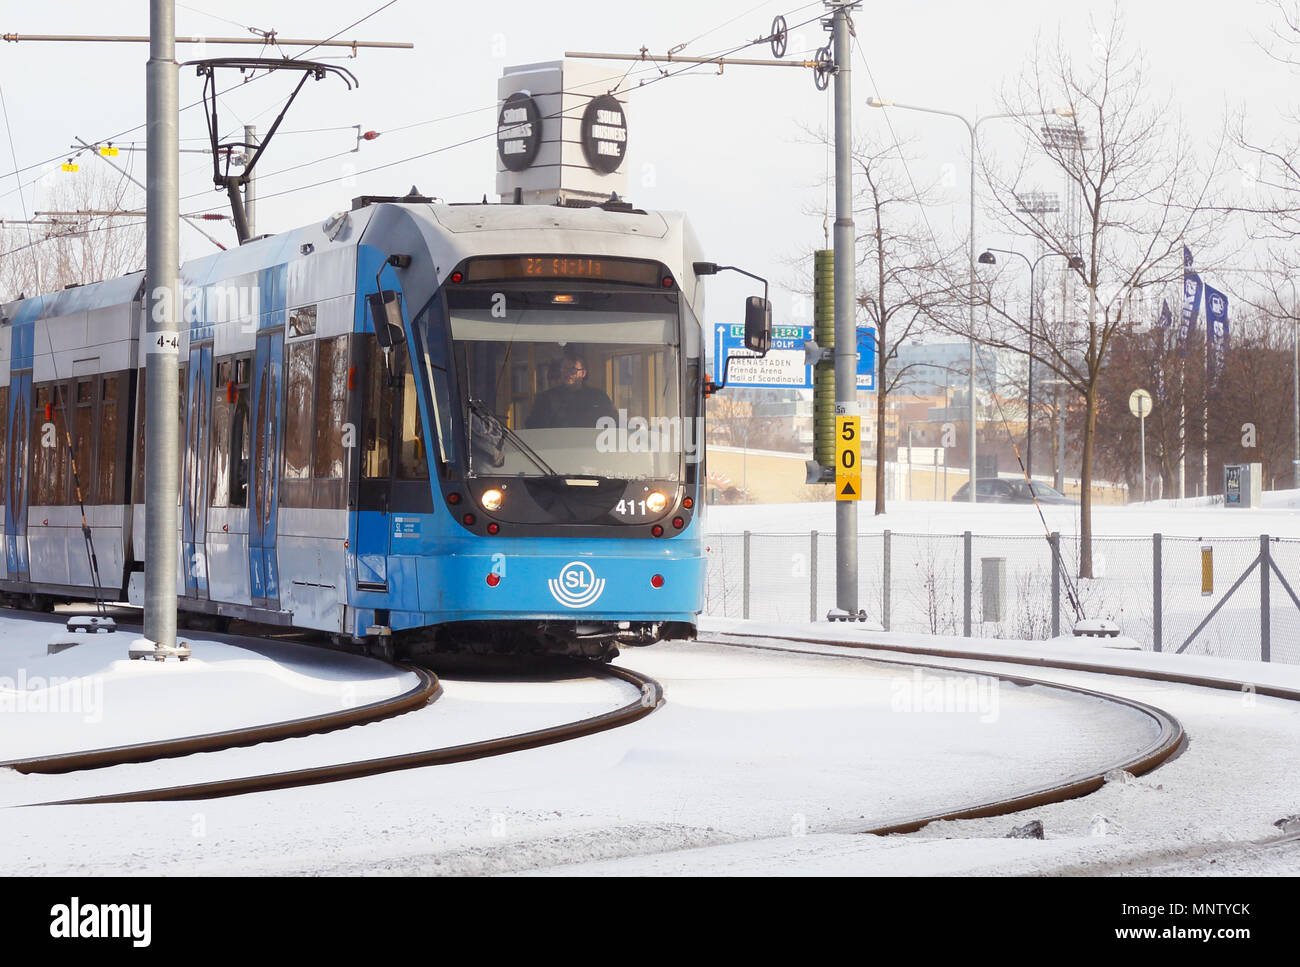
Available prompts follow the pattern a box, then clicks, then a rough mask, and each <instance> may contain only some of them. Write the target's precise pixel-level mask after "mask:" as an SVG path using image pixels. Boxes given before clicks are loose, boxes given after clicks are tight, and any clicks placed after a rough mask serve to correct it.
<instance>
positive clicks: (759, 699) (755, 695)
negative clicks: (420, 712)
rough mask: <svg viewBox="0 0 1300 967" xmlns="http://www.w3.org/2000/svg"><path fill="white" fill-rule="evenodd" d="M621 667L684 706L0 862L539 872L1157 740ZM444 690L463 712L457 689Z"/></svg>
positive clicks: (39, 867)
mask: <svg viewBox="0 0 1300 967" xmlns="http://www.w3.org/2000/svg"><path fill="white" fill-rule="evenodd" d="M623 661H625V662H626V664H628V665H629V666H630V667H633V668H636V669H637V670H639V671H643V672H645V673H647V674H651V675H653V676H655V677H657V678H659V679H660V681H661V682H662V683H663V684H664V686H665V689H666V694H667V697H668V698H667V703H666V704H665V706H664V707H663V708H661V709H659V710H658V711H656V712H655V713H654V714H653V715H651V716H649V717H647V718H645V719H642V720H641V721H640V722H638V723H636V724H634V725H632V726H629V727H626V728H622V729H618V730H614V731H611V732H605V733H601V734H599V735H595V736H590V737H588V738H585V739H582V740H579V741H576V742H568V743H564V744H562V745H558V746H550V747H546V748H542V749H535V750H530V751H528V752H523V753H517V754H514V755H510V756H504V757H498V758H492V759H484V760H478V761H476V762H469V763H463V764H458V765H452V766H442V767H436V768H430V769H421V770H413V771H409V772H403V773H396V774H391V775H385V776H376V777H372V778H369V779H362V780H356V781H352V782H346V783H338V784H332V785H328V786H316V787H308V788H304V789H296V790H285V791H282V792H278V793H267V794H262V795H255V796H245V797H238V798H233V799H221V800H215V801H212V802H205V803H177V804H141V805H122V806H106V807H59V808H58V809H53V808H34V809H25V810H22V811H21V814H20V815H19V814H13V815H15V816H16V817H17V820H16V822H14V823H9V824H3V825H0V866H3V868H4V869H6V870H7V871H10V872H20V871H22V872H45V873H86V872H108V871H110V870H111V871H121V870H123V869H129V870H130V871H132V872H140V873H216V874H221V873H244V872H257V873H266V872H286V873H288V872H319V873H358V872H385V873H440V872H451V873H481V872H512V871H524V870H528V869H536V868H539V867H540V868H550V867H555V866H558V865H565V864H571V863H576V862H583V861H602V860H611V859H619V858H626V857H628V856H635V855H639V854H645V853H661V852H664V851H666V850H680V849H688V848H691V847H699V846H705V845H716V844H719V843H727V842H740V841H747V840H753V839H756V838H758V839H772V838H781V837H786V836H790V835H791V833H792V832H802V831H807V832H808V833H812V834H816V833H822V832H838V831H848V830H852V829H855V828H859V827H860V826H861V825H864V824H867V823H870V822H871V821H873V820H874V821H876V822H884V821H887V820H890V819H894V818H898V817H900V816H905V815H912V814H914V813H916V812H918V811H921V810H926V809H930V808H933V807H934V806H935V805H936V804H937V805H945V804H946V805H957V804H961V803H965V802H968V801H970V800H971V799H973V798H989V797H992V796H996V795H999V794H1003V793H1006V792H1009V791H1011V790H1018V789H1021V788H1023V787H1025V786H1026V785H1033V784H1038V783H1042V782H1046V781H1050V780H1055V779H1059V778H1060V777H1061V776H1063V775H1069V774H1073V773H1075V772H1078V771H1080V770H1081V769H1083V768H1086V767H1087V766H1090V765H1092V766H1095V765H1097V764H1099V763H1100V764H1104V763H1105V762H1108V761H1113V760H1114V759H1115V758H1118V757H1120V756H1123V755H1126V754H1129V753H1131V752H1133V751H1136V750H1137V749H1140V748H1142V747H1144V746H1145V745H1146V744H1148V743H1149V742H1150V741H1151V739H1152V737H1153V734H1154V728H1153V724H1152V723H1151V721H1150V719H1149V718H1147V717H1146V716H1143V715H1140V714H1137V713H1134V712H1132V711H1130V710H1128V709H1125V708H1121V707H1117V706H1114V705H1112V704H1110V703H1106V702H1102V701H1099V700H1093V699H1087V698H1079V697H1077V696H1072V695H1069V694H1067V693H1063V692H1060V691H1058V690H1055V689H1041V688H1019V687H1014V686H1004V687H999V688H998V689H997V690H996V691H995V692H993V693H992V694H993V695H995V696H996V708H995V710H994V711H993V714H992V715H991V716H989V714H988V713H989V711H990V706H988V705H987V704H986V705H984V706H979V705H976V706H974V707H970V706H966V707H960V708H959V707H952V708H950V709H949V710H948V711H946V712H940V713H938V714H926V713H925V712H924V711H923V710H922V709H921V708H920V707H919V705H920V703H919V702H918V703H917V707H916V708H915V709H913V710H911V711H907V710H902V709H901V707H898V706H897V702H898V698H899V695H900V694H902V693H906V692H908V691H909V690H912V689H914V688H915V687H916V679H915V678H914V676H913V675H912V673H911V672H910V671H908V670H900V669H897V668H891V667H887V666H880V665H877V664H873V663H868V662H862V661H857V660H853V659H846V658H831V659H828V658H824V657H819V656H791V655H782V654H771V653H756V652H747V651H742V650H740V649H734V648H725V647H715V646H708V645H701V644H676V645H667V646H661V647H657V648H652V649H646V650H644V651H642V650H636V651H633V652H632V653H631V654H630V655H629V656H628V657H626V658H625V659H623ZM927 676H929V677H928V678H927V681H930V680H933V681H954V680H960V679H966V678H970V677H971V676H957V678H956V679H954V677H953V676H947V675H943V674H942V673H933V674H931V673H927ZM446 685H447V689H448V693H449V695H454V694H455V693H456V686H457V683H456V682H455V681H454V680H451V681H448V682H447V683H446ZM968 694H969V693H968ZM439 704H441V703H439ZM506 708H507V706H504V705H502V704H496V705H494V706H492V707H491V708H490V709H483V710H480V712H481V713H487V714H490V713H491V712H492V711H493V710H496V711H498V712H500V711H504V710H505V709H506ZM982 718H988V721H981V719H982ZM399 721H400V720H399ZM271 748H273V749H274V750H275V751H276V754H279V755H281V756H283V757H284V758H289V753H288V751H286V750H282V749H281V747H280V746H278V745H277V746H275V747H271ZM375 751H380V750H375ZM384 751H386V750H384ZM290 764H293V763H289V762H285V763H284V765H290ZM28 778H32V777H28ZM196 817H197V818H196ZM196 823H197V824H198V826H199V827H201V828H202V830H203V831H202V832H201V833H196V832H195V831H194V830H195V828H196Z"/></svg>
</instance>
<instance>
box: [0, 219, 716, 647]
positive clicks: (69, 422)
mask: <svg viewBox="0 0 1300 967" xmlns="http://www.w3.org/2000/svg"><path fill="white" fill-rule="evenodd" d="M615 207H619V208H623V209H626V206H607V207H605V208H602V207H594V208H565V207H558V206H557V207H547V206H525V205H442V204H430V203H425V202H424V201H423V200H421V201H419V202H412V201H409V200H407V201H400V200H390V201H383V202H378V203H374V204H362V205H360V207H357V208H355V209H354V210H353V211H351V212H347V213H342V214H339V215H336V216H334V217H333V218H331V219H329V220H328V221H326V222H325V223H324V224H321V225H314V226H309V227H306V228H301V229H298V230H295V231H290V232H286V233H284V234H281V235H276V236H272V237H266V238H263V239H260V240H257V241H253V242H250V243H248V244H245V245H243V246H241V247H240V248H238V249H235V250H232V251H228V252H222V253H218V254H214V255H211V256H207V257H203V258H199V259H195V260H193V261H190V262H187V263H186V264H185V265H184V266H183V268H182V283H183V289H184V304H183V306H182V310H183V311H182V337H181V350H180V351H181V356H180V364H181V399H180V400H179V401H178V403H179V405H178V418H179V420H180V428H181V442H182V446H181V454H182V456H181V466H180V467H179V468H178V470H179V473H180V504H181V506H180V528H179V533H178V535H177V539H178V541H179V542H180V560H181V562H182V567H181V573H180V576H179V580H178V585H177V592H178V594H179V595H180V604H181V607H182V609H184V610H187V611H190V612H198V613H201V614H207V615H211V616H214V618H216V619H217V620H224V619H226V618H230V617H239V618H245V619H249V620H253V621H258V622H262V623H275V624H282V625H292V626H296V627H301V628H307V629H319V630H322V631H326V632H329V633H332V634H334V635H337V636H339V637H340V638H342V639H348V638H350V639H352V640H353V641H355V642H368V643H370V644H372V645H379V646H380V647H384V648H388V647H391V646H392V645H396V650H397V651H398V652H403V651H407V652H412V651H421V650H440V649H444V648H445V649H457V648H461V647H465V646H472V647H474V648H475V649H476V650H482V649H490V650H493V651H503V652H510V651H517V650H523V651H545V652H556V653H567V654H579V655H586V656H589V657H608V656H610V655H612V654H614V653H616V649H617V645H618V644H619V643H626V644H646V643H650V642H653V641H656V640H659V639H661V638H669V637H690V636H692V635H693V633H694V628H695V623H696V618H697V615H698V614H699V612H700V610H701V603H702V602H701V595H702V593H703V592H702V589H703V568H704V562H703V556H702V553H701V521H700V512H701V510H702V506H701V501H702V496H703V466H702V457H703V446H704V441H703V433H702V430H701V426H702V419H701V418H702V416H703V393H704V386H705V375H704V355H703V346H704V343H703V338H702V332H701V326H700V321H699V320H700V318H701V317H702V301H703V299H702V295H703V292H702V286H701V284H700V282H699V280H698V279H697V277H696V275H695V272H694V271H693V270H692V265H693V262H694V260H695V259H696V258H698V257H699V253H698V251H697V248H698V246H697V243H696V241H695V238H694V236H693V234H692V232H691V230H690V228H689V226H688V224H687V222H686V220H685V218H684V217H683V216H682V215H680V214H676V213H654V212H650V213H645V212H636V211H629V210H610V209H612V208H615ZM143 288H144V280H143V278H142V276H141V275H140V274H135V275H131V276H127V277H123V278H120V279H114V280H111V281H106V282H101V283H96V284H92V285H85V286H79V287H75V288H70V289H67V290H65V291H62V292H58V293H54V294H52V295H45V296H38V297H35V298H30V299H26V300H23V301H19V302H16V303H11V304H8V305H5V306H3V310H2V315H0V413H3V414H4V416H5V419H6V425H5V427H4V433H3V439H0V475H2V476H3V480H4V488H3V498H4V551H5V552H4V555H3V573H0V593H3V594H5V595H6V596H8V598H9V599H10V600H11V601H13V600H17V601H22V602H26V603H29V604H30V603H36V604H47V603H48V602H50V601H52V600H53V599H55V598H79V597H80V598H87V597H91V596H92V595H93V594H94V593H95V591H94V589H93V586H92V584H93V582H92V580H91V575H90V570H89V567H88V562H87V553H86V546H85V542H84V539H83V536H82V532H81V526H80V525H81V516H80V511H79V509H78V507H77V494H76V493H75V492H74V488H73V485H72V479H71V477H72V474H71V471H70V467H71V460H70V456H69V453H68V449H69V448H68V447H67V446H66V445H64V433H65V428H66V430H67V431H68V433H69V435H70V437H71V449H72V451H73V452H74V453H75V457H76V465H77V468H78V471H79V473H78V477H79V480H80V483H81V490H82V496H83V497H84V500H85V503H86V507H87V516H88V519H89V522H90V525H91V528H92V532H93V536H94V546H95V550H96V552H97V555H98V562H99V568H100V573H101V577H102V580H103V583H104V585H105V586H106V587H105V596H106V597H107V598H108V599H110V600H114V599H116V600H121V599H124V598H131V599H134V600H138V599H139V595H140V592H141V591H142V587H143V554H144V548H145V543H144V540H143V536H144V535H143V529H144V506H143V490H144V459H143V455H144V435H143V432H142V431H143V425H144V412H143V408H144V407H143V403H144V379H143V369H142V367H143V366H144V365H145V362H146V359H147V354H146V352H145V346H144V345H142V342H141V333H142V323H143V312H144V309H143V299H142V294H143ZM376 321H378V328H377V327H376ZM5 329H7V330H8V332H7V333H5V332H4V330H5ZM575 374H580V375H575ZM574 388H576V389H577V390H578V391H579V392H578V395H580V396H581V397H582V400H581V405H580V406H579V407H578V409H579V410H581V411H582V412H581V413H580V414H579V416H577V417H566V416H557V415H556V413H557V412H559V411H562V410H563V409H564V405H567V404H566V401H568V402H573V401H575V400H577V396H567V397H566V396H565V395H564V394H565V392H566V390H568V389H574ZM560 404H564V405H560ZM570 408H571V407H570Z"/></svg>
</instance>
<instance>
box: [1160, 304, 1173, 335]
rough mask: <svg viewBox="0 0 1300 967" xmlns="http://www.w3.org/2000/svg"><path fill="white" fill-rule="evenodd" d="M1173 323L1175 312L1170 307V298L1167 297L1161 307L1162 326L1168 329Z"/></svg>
mask: <svg viewBox="0 0 1300 967" xmlns="http://www.w3.org/2000/svg"><path fill="white" fill-rule="evenodd" d="M1173 324H1174V314H1173V313H1172V312H1171V311H1170V309H1169V300H1168V299H1166V300H1165V301H1164V305H1162V306H1161V307H1160V328H1161V329H1168V328H1169V327H1170V326H1172V325H1173Z"/></svg>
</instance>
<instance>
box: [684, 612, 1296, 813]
mask: <svg viewBox="0 0 1300 967" xmlns="http://www.w3.org/2000/svg"><path fill="white" fill-rule="evenodd" d="M737 637H739V638H754V639H760V640H767V641H783V640H785V641H789V640H791V639H781V638H775V637H773V636H770V635H744V634H735V633H726V634H719V635H711V636H709V637H707V638H703V639H701V640H703V641H707V642H710V643H713V644H722V645H731V646H733V647H739V648H753V649H756V650H761V651H782V652H788V653H791V654H797V655H823V656H824V657H828V658H853V659H857V660H859V661H871V662H876V663H878V664H883V665H906V666H908V667H913V668H915V667H925V668H931V669H934V670H936V671H946V672H954V673H958V674H965V675H971V674H976V675H986V676H988V677H990V678H996V679H998V680H1000V681H1005V682H1010V683H1012V684H1015V685H1041V686H1043V687H1045V688H1054V689H1058V690H1060V691H1066V692H1073V693H1075V694H1077V695H1085V696H1088V697H1090V698H1097V699H1101V700H1103V701H1106V702H1111V703H1112V704H1116V705H1123V706H1126V707H1128V708H1130V709H1133V710H1134V711H1136V712H1139V713H1141V714H1143V715H1146V716H1148V717H1149V718H1151V719H1152V720H1153V721H1154V722H1155V724H1156V726H1157V728H1158V733H1157V736H1156V739H1155V741H1153V742H1152V743H1151V744H1150V745H1148V746H1147V747H1146V748H1145V749H1142V750H1140V751H1138V752H1136V753H1134V754H1132V755H1130V756H1127V757H1125V758H1122V759H1119V760H1116V761H1114V762H1110V763H1107V764H1105V765H1103V766H1099V767H1093V768H1090V769H1089V770H1088V771H1087V772H1083V773H1078V774H1076V775H1073V776H1069V777H1067V778H1065V779H1060V780H1057V781H1055V782H1052V783H1049V784H1047V785H1044V786H1038V787H1035V788H1033V789H1030V790H1029V791H1027V792H1022V793H1017V794H1016V795H1014V796H1008V797H1006V798H1003V799H994V800H988V801H986V802H981V803H975V804H972V805H966V806H959V807H956V808H954V809H948V810H941V811H938V812H933V813H923V814H920V815H915V816H909V817H905V818H902V819H898V820H894V821H891V822H888V823H883V824H881V825H877V826H871V827H868V828H867V829H861V830H858V832H860V833H866V834H870V835H877V836H884V835H887V834H889V833H912V832H915V831H916V830H918V829H921V828H922V827H924V826H927V825H929V824H930V823H933V822H938V821H940V820H955V819H982V818H986V817H989V816H1003V815H1006V814H1007V813H1014V812H1019V811H1020V810H1022V809H1032V808H1033V807H1035V806H1046V805H1048V804H1050V803H1057V802H1064V801H1066V800H1067V799H1077V798H1078V797H1080V796H1086V795H1087V794H1088V793H1091V792H1095V791H1096V790H1098V789H1100V788H1101V787H1102V786H1103V785H1105V783H1106V776H1107V775H1108V774H1110V773H1112V772H1115V771H1117V770H1123V771H1124V772H1127V773H1129V774H1131V775H1134V776H1140V775H1142V774H1143V773H1146V772H1150V771H1151V770H1152V769H1155V768H1156V767H1157V766H1159V765H1161V764H1162V763H1164V762H1165V761H1166V760H1168V759H1169V758H1170V757H1171V756H1173V755H1174V754H1175V753H1176V752H1178V751H1179V750H1180V749H1181V748H1182V746H1183V743H1184V742H1185V741H1186V733H1185V732H1184V731H1183V726H1182V723H1180V722H1179V721H1178V719H1176V718H1175V717H1174V716H1173V715H1171V714H1169V713H1168V712H1166V711H1164V710H1163V709H1159V708H1156V707H1155V706H1154V705H1147V704H1146V703H1145V702H1139V701H1136V700H1134V699H1130V698H1124V697H1123V696H1119V695H1110V694H1107V693H1105V692H1098V691H1094V690H1092V689H1088V688H1082V687H1081V686H1078V685H1066V684H1062V683H1060V682H1049V681H1045V680H1043V679H1037V678H1026V677H1024V676H1022V675H1007V674H1001V673H998V672H992V671H976V670H974V669H971V668H967V667H963V666H958V665H936V664H933V663H931V662H925V663H920V662H912V661H906V660H904V659H902V658H880V657H877V656H875V655H826V654H825V653H824V652H808V651H802V650H800V649H797V648H788V647H782V646H779V645H761V644H747V643H743V642H736V641H725V640H722V639H725V638H737ZM799 640H804V639H799ZM816 643H817V644H842V643H841V642H816ZM856 647H861V648H873V647H875V646H873V645H865V644H864V645H859V646H856ZM886 650H888V651H891V652H903V653H910V652H911V651H912V650H911V649H908V648H905V647H903V646H890V647H889V648H888V649H886ZM915 653H916V654H918V655H919V656H926V657H929V656H930V655H931V654H932V651H931V650H928V649H916V652H915ZM961 657H971V656H967V655H962V656H961ZM1110 671H1112V672H1114V671H1115V669H1114V668H1111V669H1110ZM1296 697H1297V699H1300V695H1297V696H1296Z"/></svg>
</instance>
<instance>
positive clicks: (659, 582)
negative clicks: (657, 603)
mask: <svg viewBox="0 0 1300 967" xmlns="http://www.w3.org/2000/svg"><path fill="white" fill-rule="evenodd" d="M663 586H664V576H663V575H662V574H656V575H655V576H654V577H652V578H651V579H650V587H652V588H662V587H663Z"/></svg>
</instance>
